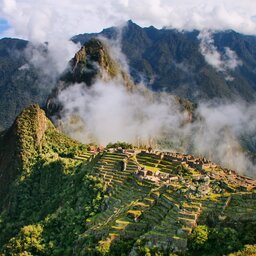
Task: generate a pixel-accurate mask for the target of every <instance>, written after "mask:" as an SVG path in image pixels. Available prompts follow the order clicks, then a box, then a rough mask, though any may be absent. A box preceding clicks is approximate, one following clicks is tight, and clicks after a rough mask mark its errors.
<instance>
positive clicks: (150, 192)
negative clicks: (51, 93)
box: [0, 105, 256, 255]
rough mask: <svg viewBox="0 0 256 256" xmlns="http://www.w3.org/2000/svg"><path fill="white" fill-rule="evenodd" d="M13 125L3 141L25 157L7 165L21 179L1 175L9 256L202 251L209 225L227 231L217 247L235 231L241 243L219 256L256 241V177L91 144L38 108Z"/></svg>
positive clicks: (198, 161) (178, 157)
mask: <svg viewBox="0 0 256 256" xmlns="http://www.w3.org/2000/svg"><path fill="white" fill-rule="evenodd" d="M13 127H15V128H12V131H15V132H14V134H17V136H16V137H14V136H13V141H12V143H11V142H10V140H8V139H9V137H8V134H10V133H6V134H5V135H4V136H3V137H1V144H0V145H1V147H3V138H4V141H5V144H4V145H6V144H10V145H15V146H16V148H17V152H18V153H17V155H13V158H12V159H11V160H9V162H8V165H9V168H10V169H5V172H7V171H8V170H11V169H12V170H15V175H12V176H8V175H6V174H5V172H2V173H1V174H2V175H1V176H0V183H1V193H2V195H4V194H3V193H4V192H3V186H2V185H3V184H4V182H6V177H8V179H9V180H8V182H6V183H7V186H6V187H5V195H4V196H3V198H4V201H5V203H4V204H2V203H1V205H2V206H3V207H2V210H1V213H0V220H1V222H0V228H1V233H0V255H1V253H2V255H24V254H28V255H146V253H152V254H153V255H155V254H157V253H162V254H169V253H171V252H172V253H174V255H175V254H176V255H180V254H181V255H198V253H200V249H201V248H197V247H193V243H194V244H196V241H197V240H193V235H194V234H195V230H197V228H198V227H201V226H202V225H207V226H209V228H215V229H216V230H217V231H218V232H219V233H218V234H219V235H218V234H216V235H215V238H214V239H215V240H214V241H215V242H216V241H217V242H219V243H221V242H223V238H222V235H223V232H227V230H228V232H232V234H233V238H232V239H240V243H238V244H237V245H236V246H234V247H232V246H230V244H228V242H227V244H224V245H223V246H221V247H220V248H217V249H215V251H214V252H215V254H212V255H221V254H227V253H229V252H232V251H235V250H238V249H241V248H243V245H244V244H254V243H256V241H255V236H250V235H249V234H247V236H245V233H246V232H247V231H248V226H249V227H250V230H251V231H252V230H254V229H255V228H256V225H255V221H256V219H255V216H256V208H255V205H256V204H255V202H256V201H255V200H256V181H255V180H252V179H250V178H247V177H243V176H240V175H238V174H237V173H236V172H234V171H233V170H228V169H223V168H222V167H220V166H218V165H216V164H214V163H212V162H210V161H208V160H207V159H205V158H200V157H195V156H192V155H184V154H180V153H174V152H161V151H154V150H153V149H152V148H149V149H148V150H144V149H138V148H133V149H122V148H120V147H118V144H116V145H115V148H106V149H104V148H100V147H98V148H97V146H85V145H82V144H80V143H78V142H76V141H73V140H71V139H69V138H68V137H66V136H65V135H63V134H62V133H60V132H59V131H57V130H56V129H55V128H54V127H53V125H52V124H51V122H50V121H49V120H47V118H46V117H45V114H44V112H43V111H42V110H41V109H40V108H39V107H38V106H36V105H32V106H30V107H29V108H27V109H25V110H24V111H23V112H22V113H21V115H20V116H19V117H18V118H17V120H16V122H15V124H14V125H13ZM9 132H11V130H10V131H9ZM9 136H10V135H9ZM120 145H121V144H120ZM123 146H125V144H123ZM129 148H130V145H129ZM7 150H10V149H7ZM13 150H14V149H13ZM1 152H3V151H2V150H1ZM15 152H16V151H15ZM16 156H19V161H18V164H19V166H18V168H19V169H17V164H16V163H15V160H16ZM4 160H5V159H4V158H1V161H0V166H1V168H0V169H1V170H2V166H4V164H5V162H4ZM10 188H11V189H10ZM1 198H2V197H1ZM251 231H250V232H251ZM228 234H231V233H228ZM216 239H217V240H216ZM232 241H233V240H232ZM209 243H211V240H210V242H209ZM191 246H192V247H191ZM188 248H189V251H188ZM218 250H220V251H218ZM191 253H192V254H191ZM193 253H194V254H193ZM204 253H205V252H204Z"/></svg>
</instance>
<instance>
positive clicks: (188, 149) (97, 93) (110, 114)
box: [58, 80, 256, 176]
mask: <svg viewBox="0 0 256 256" xmlns="http://www.w3.org/2000/svg"><path fill="white" fill-rule="evenodd" d="M142 92H143V93H142ZM58 99H59V100H60V102H61V103H62V104H63V106H64V107H63V110H62V113H61V123H62V125H61V126H62V129H63V130H64V131H65V132H66V133H68V134H69V135H71V136H72V137H73V138H75V139H78V140H80V141H82V142H84V143H89V142H96V143H98V144H103V145H106V144H108V143H109V142H116V141H126V142H130V143H133V144H135V145H138V143H139V144H140V145H150V144H151V145H152V144H153V145H157V144H158V147H159V148H160V149H166V150H174V151H182V152H184V153H192V154H195V155H200V156H205V157H208V158H210V159H212V160H213V161H215V162H217V163H219V164H222V165H224V166H226V167H229V168H232V169H235V170H239V171H240V172H242V173H245V174H247V175H251V176H255V175H256V167H255V166H254V165H253V163H252V162H251V161H250V159H249V157H248V155H247V154H246V153H245V152H244V151H243V150H242V148H241V141H240V140H241V138H242V137H243V135H244V134H246V135H247V136H249V137H250V136H252V135H253V134H255V132H256V121H255V120H256V114H255V113H256V105H247V104H246V103H242V102H239V103H238V102H237V103H229V104H228V103H225V104H224V103H221V104H220V103H218V104H217V103H216V102H208V103H200V104H199V106H198V108H197V110H196V115H197V116H198V117H200V118H198V119H197V120H196V121H194V122H192V123H191V122H188V120H189V118H188V117H189V116H188V113H187V112H183V111H181V109H180V106H179V105H178V103H177V101H176V100H175V98H174V97H173V96H170V95H168V94H164V93H162V94H161V95H156V94H152V93H151V92H150V91H148V90H147V89H146V88H143V87H142V88H140V90H136V91H133V92H128V91H127V90H126V88H125V87H124V86H123V85H122V84H121V83H120V80H115V81H110V82H104V81H102V80H97V81H96V83H95V84H94V85H93V86H91V87H90V88H88V87H87V86H86V85H85V84H74V85H72V86H70V87H68V88H67V89H66V90H64V91H62V92H61V93H60V95H59V98H58ZM159 143H160V144H159Z"/></svg>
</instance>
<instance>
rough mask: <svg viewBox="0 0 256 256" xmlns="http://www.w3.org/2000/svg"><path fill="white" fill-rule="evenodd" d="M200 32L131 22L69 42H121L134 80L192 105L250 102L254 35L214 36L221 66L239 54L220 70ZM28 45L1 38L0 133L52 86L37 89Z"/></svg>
mask: <svg viewBox="0 0 256 256" xmlns="http://www.w3.org/2000/svg"><path fill="white" fill-rule="evenodd" d="M199 34H200V32H199V31H192V32H184V31H183V32H179V31H177V30H174V29H156V28H154V27H152V26H151V27H148V28H141V27H140V26H138V25H136V24H135V23H133V22H132V21H129V22H128V23H127V26H125V27H124V28H123V29H122V30H120V29H117V28H108V29H104V30H103V31H102V32H101V33H93V34H81V35H77V36H74V37H73V38H72V40H73V41H74V42H80V43H81V44H82V45H83V44H84V43H85V42H88V41H89V39H92V38H95V37H98V36H103V37H106V38H109V39H116V38H118V40H119V39H120V42H121V48H122V52H123V53H124V54H125V56H126V58H127V60H128V62H129V66H130V73H131V77H132V78H133V80H134V82H135V83H137V82H138V81H141V80H143V81H145V82H146V84H147V85H148V87H150V88H152V89H153V90H154V91H166V92H170V93H172V94H175V95H177V96H179V97H181V98H185V99H188V100H190V101H193V102H198V101H201V100H209V99H213V98H221V99H224V100H229V101H230V100H234V99H237V98H241V99H244V100H246V101H249V102H252V101H254V100H255V90H256V85H255V81H256V72H255V66H256V60H255V54H256V38H255V36H246V35H241V34H239V33H236V32H234V31H224V32H223V31H222V32H214V33H212V37H213V44H212V45H210V46H209V47H210V50H211V49H212V50H213V48H214V47H215V48H216V49H215V48H214V50H216V51H218V53H219V54H220V56H222V57H223V58H224V59H223V60H222V61H223V62H225V61H226V62H227V63H228V65H231V66H232V65H234V63H233V64H232V62H231V60H232V58H231V57H232V56H233V58H234V56H237V59H235V60H236V61H237V67H235V68H233V69H231V70H229V69H228V70H224V71H218V70H217V69H216V68H215V67H213V66H211V65H210V64H207V62H206V60H205V58H204V56H203V55H202V53H201V50H200V43H201V40H200V39H198V36H199ZM208 41H209V38H208ZM208 41H207V40H206V42H208ZM27 45H28V42H27V41H23V40H19V39H9V38H5V39H1V40H0V70H1V71H0V72H1V81H0V106H1V109H3V110H4V111H1V113H0V129H6V128H8V127H9V126H10V125H11V124H12V122H13V120H14V119H15V117H16V116H17V114H18V113H19V112H20V111H21V110H22V109H23V108H24V107H26V106H28V105H29V104H32V103H38V104H40V105H41V106H42V105H43V104H44V103H45V102H46V99H47V97H48V96H49V94H50V91H51V89H52V85H51V86H50V87H48V86H47V85H46V84H45V83H43V85H41V84H42V81H41V80H44V75H42V74H41V72H40V71H39V70H38V69H36V68H35V67H34V66H33V65H31V63H28V59H29V58H27V57H26V54H27V53H26V47H27ZM227 49H228V50H227ZM44 65H47V63H44ZM42 76H43V77H42ZM48 84H49V83H48Z"/></svg>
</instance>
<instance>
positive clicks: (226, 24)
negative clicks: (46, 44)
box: [0, 0, 256, 42]
mask: <svg viewBox="0 0 256 256" xmlns="http://www.w3.org/2000/svg"><path fill="white" fill-rule="evenodd" d="M0 4H1V6H2V8H1V11H0V17H2V18H3V19H6V20H7V21H8V22H9V24H10V26H11V31H10V33H11V34H12V35H16V36H19V37H24V38H27V39H29V40H31V41H35V40H37V41H40V42H43V41H49V40H50V38H54V37H56V38H70V37H72V36H73V35H75V34H79V33H84V32H98V31H100V30H102V29H103V28H106V27H109V26H113V25H119V24H121V23H123V22H125V21H127V20H128V19H132V20H134V21H135V22H137V23H138V24H140V25H142V26H150V25H154V26H156V27H158V28H161V27H163V26H165V27H172V28H177V29H181V30H184V29H185V30H191V29H199V30H202V29H212V30H223V29H233V30H236V31H238V32H241V33H245V34H256V20H255V16H256V11H255V10H256V2H255V1H251V0H244V1H232V0H225V1H224V0H209V1H207V3H206V2H205V1H204V0H194V1H190V0H180V1H177V0H141V1H139V2H138V1H135V0H109V1H105V2H104V4H102V1H101V0H94V1H86V2H84V1H83V0H75V1H71V0H56V1H51V0H37V1H33V0H1V1H0ZM145 10H146V11H145Z"/></svg>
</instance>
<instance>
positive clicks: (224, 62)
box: [198, 30, 242, 80]
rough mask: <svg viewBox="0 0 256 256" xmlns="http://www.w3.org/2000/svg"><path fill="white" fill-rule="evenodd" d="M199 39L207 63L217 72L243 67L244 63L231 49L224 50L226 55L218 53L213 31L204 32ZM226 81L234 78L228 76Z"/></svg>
mask: <svg viewBox="0 0 256 256" xmlns="http://www.w3.org/2000/svg"><path fill="white" fill-rule="evenodd" d="M198 39H199V40H200V52H201V53H202V55H203V56H204V58H205V61H206V62H207V63H208V64H209V65H211V66H213V67H214V68H215V69H216V70H217V71H221V72H226V71H228V70H234V69H235V68H236V67H237V66H239V65H242V61H240V60H239V58H238V56H237V54H236V53H235V52H234V51H233V50H231V49H230V48H229V47H225V48H224V53H221V52H220V51H218V49H217V47H216V46H215V45H214V40H213V34H212V32H211V31H209V30H202V31H201V32H200V34H199V35H198ZM226 79H227V80H232V77H231V76H227V77H226Z"/></svg>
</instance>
